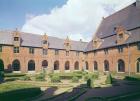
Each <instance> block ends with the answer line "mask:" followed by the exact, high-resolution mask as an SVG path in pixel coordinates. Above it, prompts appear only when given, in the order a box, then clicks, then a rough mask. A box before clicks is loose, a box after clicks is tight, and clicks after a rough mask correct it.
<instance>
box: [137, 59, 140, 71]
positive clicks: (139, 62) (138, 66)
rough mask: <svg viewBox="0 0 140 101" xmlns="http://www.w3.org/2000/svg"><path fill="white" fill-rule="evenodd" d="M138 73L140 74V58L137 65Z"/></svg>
mask: <svg viewBox="0 0 140 101" xmlns="http://www.w3.org/2000/svg"><path fill="white" fill-rule="evenodd" d="M136 66H137V67H136V72H137V73H140V58H138V59H137V64H136Z"/></svg>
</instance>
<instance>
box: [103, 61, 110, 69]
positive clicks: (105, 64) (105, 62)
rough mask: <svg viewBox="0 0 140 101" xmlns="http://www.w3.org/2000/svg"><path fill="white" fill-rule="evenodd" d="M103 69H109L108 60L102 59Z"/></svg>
mask: <svg viewBox="0 0 140 101" xmlns="http://www.w3.org/2000/svg"><path fill="white" fill-rule="evenodd" d="M104 70H105V71H109V62H108V60H105V61H104Z"/></svg>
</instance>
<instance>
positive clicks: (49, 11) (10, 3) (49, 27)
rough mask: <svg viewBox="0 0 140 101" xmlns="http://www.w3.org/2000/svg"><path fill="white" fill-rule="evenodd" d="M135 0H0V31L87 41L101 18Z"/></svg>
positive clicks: (93, 33) (94, 31)
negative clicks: (17, 31)
mask: <svg viewBox="0 0 140 101" xmlns="http://www.w3.org/2000/svg"><path fill="white" fill-rule="evenodd" d="M133 2H135V0H0V30H9V29H10V30H14V29H16V28H18V30H20V31H22V32H28V33H34V34H41V35H43V34H44V33H46V34H47V35H49V36H55V37H59V38H66V37H67V36H68V37H69V38H70V39H72V40H80V39H82V40H83V41H90V40H91V39H92V37H93V36H94V35H95V33H96V30H97V28H98V26H99V24H100V23H101V21H102V19H103V17H104V18H105V17H107V16H109V15H111V14H113V13H115V12H117V11H119V10H121V9H123V8H124V7H126V6H128V5H130V4H132V3H133Z"/></svg>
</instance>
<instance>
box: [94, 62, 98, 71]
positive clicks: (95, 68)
mask: <svg viewBox="0 0 140 101" xmlns="http://www.w3.org/2000/svg"><path fill="white" fill-rule="evenodd" d="M94 70H98V64H97V62H96V61H94Z"/></svg>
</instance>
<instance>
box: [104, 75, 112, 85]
mask: <svg viewBox="0 0 140 101" xmlns="http://www.w3.org/2000/svg"><path fill="white" fill-rule="evenodd" d="M105 82H106V84H112V76H111V74H110V73H109V74H108V75H107V78H106V81H105Z"/></svg>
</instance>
